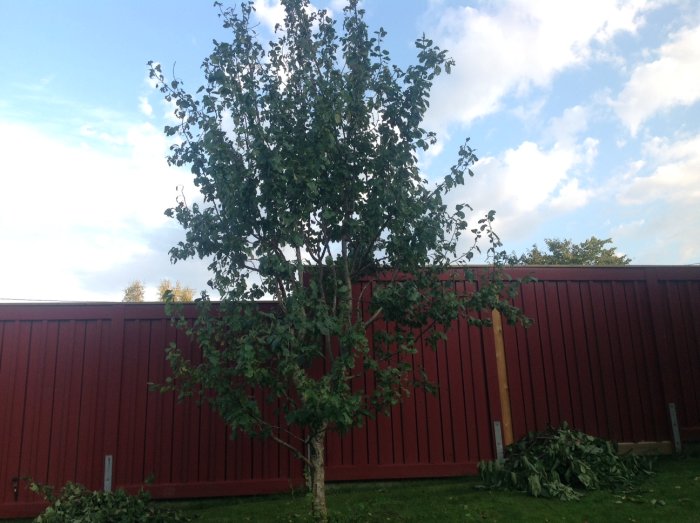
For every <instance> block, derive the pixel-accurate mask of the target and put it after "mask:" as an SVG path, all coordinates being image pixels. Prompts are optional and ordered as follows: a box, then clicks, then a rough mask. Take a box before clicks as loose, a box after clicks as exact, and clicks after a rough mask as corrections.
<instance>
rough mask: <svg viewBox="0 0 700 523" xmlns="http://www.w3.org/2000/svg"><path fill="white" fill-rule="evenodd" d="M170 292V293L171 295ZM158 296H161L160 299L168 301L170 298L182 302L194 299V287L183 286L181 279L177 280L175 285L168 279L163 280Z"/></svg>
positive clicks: (159, 286)
mask: <svg viewBox="0 0 700 523" xmlns="http://www.w3.org/2000/svg"><path fill="white" fill-rule="evenodd" d="M168 293H170V297H169V296H168ZM158 298H160V301H168V298H170V299H171V300H172V301H180V302H188V301H194V289H193V288H191V287H183V286H182V284H181V283H180V282H179V281H177V282H175V285H174V286H173V284H172V282H171V281H170V280H167V279H166V280H162V281H161V282H160V284H159V285H158Z"/></svg>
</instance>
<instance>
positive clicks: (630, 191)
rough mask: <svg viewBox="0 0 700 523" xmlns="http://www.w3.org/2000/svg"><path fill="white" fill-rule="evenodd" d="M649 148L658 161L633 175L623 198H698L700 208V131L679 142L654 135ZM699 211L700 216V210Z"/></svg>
mask: <svg viewBox="0 0 700 523" xmlns="http://www.w3.org/2000/svg"><path fill="white" fill-rule="evenodd" d="M645 149H646V151H647V155H648V156H649V157H650V160H651V163H652V164H653V165H654V167H653V169H652V172H651V174H648V175H646V174H641V175H635V176H633V177H630V179H629V180H628V181H627V186H626V188H625V189H624V190H623V192H622V193H621V194H620V202H621V203H623V204H627V205H631V204H644V203H647V202H650V201H655V200H667V201H669V202H682V203H691V202H694V203H696V204H697V205H698V208H699V209H700V135H697V136H695V137H693V138H689V139H686V140H680V141H677V142H671V141H669V140H668V139H664V138H653V139H651V140H650V141H649V142H647V144H646V146H645ZM696 214H697V215H698V218H700V212H697V213H696ZM697 223H700V220H699V221H698V222H697Z"/></svg>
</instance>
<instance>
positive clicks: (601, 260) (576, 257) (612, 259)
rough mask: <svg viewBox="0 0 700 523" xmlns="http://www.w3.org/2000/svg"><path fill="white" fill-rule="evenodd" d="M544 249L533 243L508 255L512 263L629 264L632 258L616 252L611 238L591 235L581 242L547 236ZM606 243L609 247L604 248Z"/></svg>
mask: <svg viewBox="0 0 700 523" xmlns="http://www.w3.org/2000/svg"><path fill="white" fill-rule="evenodd" d="M544 243H545V245H546V246H547V250H546V251H541V250H540V249H539V247H537V245H533V246H532V248H531V249H529V250H528V251H527V252H526V253H525V254H521V255H520V256H517V255H516V254H513V255H511V256H510V259H509V261H510V263H511V264H513V265H629V264H630V263H631V262H632V260H631V259H630V258H628V257H627V256H625V255H624V254H618V253H617V247H614V246H613V244H612V238H606V239H604V240H601V239H598V238H596V237H595V236H591V237H590V238H588V239H587V240H584V241H582V242H581V243H573V242H572V241H571V240H559V239H556V238H547V239H546V240H545V241H544ZM606 245H610V247H608V248H606Z"/></svg>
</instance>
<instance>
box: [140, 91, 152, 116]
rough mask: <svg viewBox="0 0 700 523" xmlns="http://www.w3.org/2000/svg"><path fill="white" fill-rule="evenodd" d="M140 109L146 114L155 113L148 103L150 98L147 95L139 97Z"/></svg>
mask: <svg viewBox="0 0 700 523" xmlns="http://www.w3.org/2000/svg"><path fill="white" fill-rule="evenodd" d="M139 110H140V111H141V112H142V113H143V114H144V115H146V116H152V115H153V107H152V106H151V104H150V103H148V98H146V97H145V96H141V97H139Z"/></svg>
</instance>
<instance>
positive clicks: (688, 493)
mask: <svg viewBox="0 0 700 523" xmlns="http://www.w3.org/2000/svg"><path fill="white" fill-rule="evenodd" d="M655 470H656V471H657V473H656V474H655V475H653V476H651V477H650V478H648V479H647V480H646V481H644V482H643V483H642V484H641V485H639V486H638V487H637V488H636V489H635V490H634V491H631V492H626V493H611V492H588V493H586V494H585V495H584V497H583V499H581V500H580V501H568V502H563V501H558V500H552V499H542V498H532V497H528V496H526V495H524V494H520V493H517V492H494V491H488V490H482V489H479V488H478V486H479V479H478V478H454V479H441V480H420V481H401V482H398V481H397V482H381V483H379V482H378V483H343V484H332V485H329V486H328V504H329V509H330V511H331V514H332V515H333V516H334V520H335V521H343V522H365V521H367V522H371V521H405V522H409V521H410V522H431V521H434V522H442V521H503V522H508V523H516V522H521V521H537V522H545V521H552V522H553V521H568V522H584V521H587V522H597V521H601V522H608V521H636V522H645V521H660V522H661V521H672V522H673V523H681V522H700V451H698V452H697V453H696V454H695V455H687V454H686V455H685V456H680V457H666V458H660V459H659V461H658V463H657V464H656V466H655ZM173 505H175V506H177V507H178V508H180V509H181V510H185V511H186V512H187V513H189V514H192V515H194V514H199V518H198V519H197V521H200V522H222V523H223V522H229V521H236V522H240V521H260V522H267V521H269V522H304V521H310V519H309V518H308V516H307V513H308V506H309V501H308V498H307V497H306V496H305V494H303V493H301V494H296V495H276V496H265V497H252V498H234V499H225V500H207V501H186V502H177V503H173Z"/></svg>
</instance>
